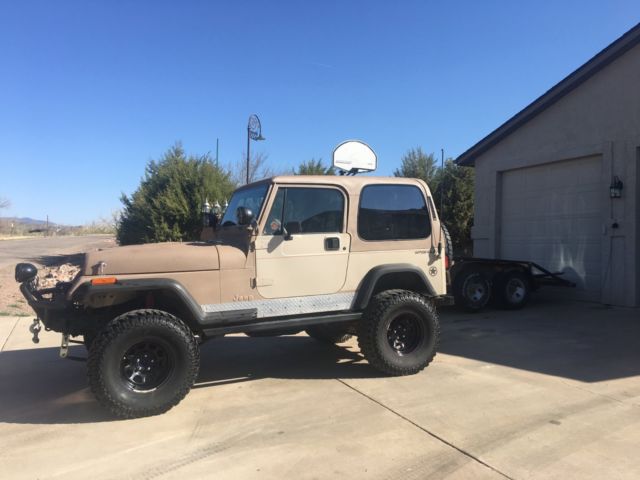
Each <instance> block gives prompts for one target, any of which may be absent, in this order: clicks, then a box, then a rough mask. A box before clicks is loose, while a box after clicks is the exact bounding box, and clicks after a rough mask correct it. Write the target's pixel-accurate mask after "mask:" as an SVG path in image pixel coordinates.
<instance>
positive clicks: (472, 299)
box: [453, 269, 491, 312]
mask: <svg viewBox="0 0 640 480" xmlns="http://www.w3.org/2000/svg"><path fill="white" fill-rule="evenodd" d="M455 277H456V278H455V280H454V282H453V296H454V298H455V304H456V306H458V307H460V308H462V309H463V310H466V311H467V312H479V311H480V310H482V309H483V308H484V307H485V306H486V305H487V303H489V300H490V299H491V282H490V281H489V279H488V278H487V277H486V276H485V275H484V274H483V273H482V272H479V271H475V270H473V269H468V270H463V271H462V272H460V273H458V274H457V275H456V276H455Z"/></svg>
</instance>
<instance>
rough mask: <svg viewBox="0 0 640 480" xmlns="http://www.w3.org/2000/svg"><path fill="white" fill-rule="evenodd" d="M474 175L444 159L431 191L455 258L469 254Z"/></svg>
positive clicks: (472, 171) (470, 249)
mask: <svg viewBox="0 0 640 480" xmlns="http://www.w3.org/2000/svg"><path fill="white" fill-rule="evenodd" d="M474 180H475V171H474V169H473V168H470V167H461V166H459V165H457V164H456V163H455V162H454V161H453V159H447V161H446V162H445V165H444V170H442V171H439V172H438V181H437V182H436V187H435V189H432V192H433V197H434V198H433V200H434V202H435V203H436V205H438V209H439V214H440V218H441V219H442V222H443V223H444V224H445V225H446V226H447V228H448V229H449V233H450V234H451V240H452V242H453V249H454V251H455V252H456V253H457V254H465V255H470V254H471V253H472V247H473V244H472V241H471V226H472V225H473V198H474V193H473V190H474Z"/></svg>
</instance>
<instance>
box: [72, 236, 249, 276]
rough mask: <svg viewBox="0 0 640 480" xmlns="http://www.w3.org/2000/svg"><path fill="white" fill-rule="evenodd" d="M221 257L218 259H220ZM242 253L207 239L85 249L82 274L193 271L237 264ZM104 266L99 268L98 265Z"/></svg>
mask: <svg viewBox="0 0 640 480" xmlns="http://www.w3.org/2000/svg"><path fill="white" fill-rule="evenodd" d="M221 260H222V262H221ZM245 261H246V255H245V254H244V253H243V252H242V251H241V250H240V249H238V248H235V247H231V246H228V245H214V244H211V243H173V242H172V243H149V244H146V245H129V246H126V247H114V248H108V249H105V250H97V251H95V252H88V253H87V254H86V257H85V263H84V268H83V272H82V273H83V275H123V274H140V273H170V272H196V271H202V270H219V269H220V268H221V263H222V268H241V267H243V266H244V264H245ZM101 264H104V267H103V268H102V269H100V265H101Z"/></svg>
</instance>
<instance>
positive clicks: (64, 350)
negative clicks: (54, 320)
mask: <svg viewBox="0 0 640 480" xmlns="http://www.w3.org/2000/svg"><path fill="white" fill-rule="evenodd" d="M68 354H69V334H68V333H63V334H62V344H61V345H60V358H67V355H68Z"/></svg>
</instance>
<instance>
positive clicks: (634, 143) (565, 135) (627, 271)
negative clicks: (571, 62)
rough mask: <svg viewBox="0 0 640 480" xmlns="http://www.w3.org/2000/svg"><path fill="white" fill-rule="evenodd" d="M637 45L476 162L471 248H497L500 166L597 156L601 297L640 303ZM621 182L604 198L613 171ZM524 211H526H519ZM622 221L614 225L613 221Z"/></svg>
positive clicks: (493, 251) (495, 251) (484, 251)
mask: <svg viewBox="0 0 640 480" xmlns="http://www.w3.org/2000/svg"><path fill="white" fill-rule="evenodd" d="M639 147H640V46H636V47H634V48H633V49H632V50H630V51H628V52H627V53H625V54H624V55H622V56H621V57H620V58H618V59H617V60H615V61H614V62H613V63H611V64H610V65H608V66H607V67H605V68H604V69H603V70H601V71H600V72H598V73H597V74H595V75H594V76H593V77H591V78H590V79H589V80H587V81H586V82H585V83H583V84H582V85H580V86H579V87H578V88H577V89H575V90H573V91H572V92H571V93H569V94H568V95H566V96H564V97H563V98H562V99H560V100H559V101H558V102H556V103H555V104H553V105H552V106H551V107H549V108H548V109H546V110H545V111H543V112H542V113H541V114H539V115H537V116H536V117H534V118H533V119H531V120H530V121H529V122H528V123H526V124H525V125H523V126H521V127H520V128H519V129H518V130H516V131H515V132H514V133H512V134H511V135H509V136H508V137H506V138H505V139H503V140H502V141H501V142H500V143H498V144H497V145H495V146H494V147H492V148H491V149H490V150H489V151H487V152H485V153H484V154H483V155H481V156H480V157H478V158H477V159H476V162H475V169H476V192H475V220H474V223H475V225H474V228H473V231H472V237H473V239H474V255H476V256H482V257H484V256H487V257H496V256H498V255H499V253H500V252H499V242H498V239H499V228H500V225H499V219H500V216H499V200H498V199H499V198H500V196H499V190H500V185H499V183H500V174H501V172H504V171H508V170H511V169H515V168H522V167H528V166H533V165H540V164H545V163H550V162H557V161H563V160H569V159H573V158H580V157H588V156H592V155H601V157H602V205H603V208H602V235H603V240H602V268H603V270H605V269H606V271H603V275H602V278H603V285H602V298H601V299H600V300H601V301H602V302H603V303H611V304H617V305H626V306H639V305H640V256H639V244H640V224H639V223H640V222H639V220H638V217H639V216H640V210H639V205H640V203H639V201H640V192H639V188H638V185H639V183H640V168H639V163H640V153H639V150H638V148H639ZM612 175H617V176H618V177H620V179H622V181H623V182H624V190H623V195H622V198H621V199H610V198H609V185H610V183H611V176H612ZM522 214H523V215H526V214H527V213H526V211H523V212H522ZM614 222H615V223H617V224H618V225H619V228H618V229H612V228H611V225H612V224H613V223H614Z"/></svg>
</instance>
